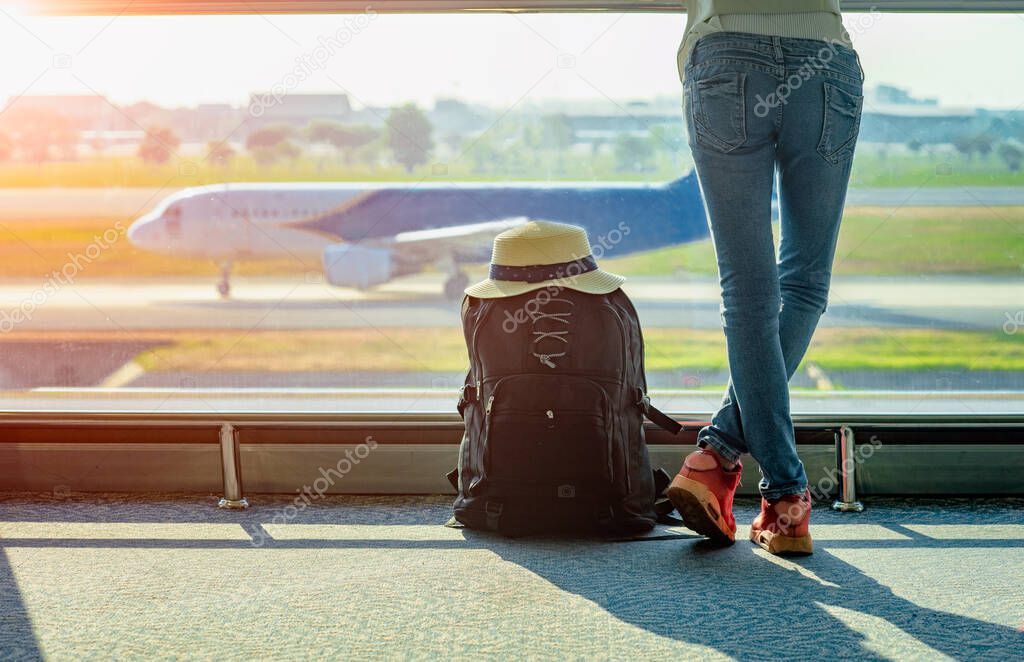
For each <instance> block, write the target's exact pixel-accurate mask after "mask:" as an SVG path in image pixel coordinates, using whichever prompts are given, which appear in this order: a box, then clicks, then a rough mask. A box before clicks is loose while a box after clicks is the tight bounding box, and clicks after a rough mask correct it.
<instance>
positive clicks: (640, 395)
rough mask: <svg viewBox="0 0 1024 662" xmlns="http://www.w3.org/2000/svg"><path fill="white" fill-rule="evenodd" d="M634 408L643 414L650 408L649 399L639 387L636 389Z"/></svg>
mask: <svg viewBox="0 0 1024 662" xmlns="http://www.w3.org/2000/svg"><path fill="white" fill-rule="evenodd" d="M636 406H637V407H639V408H640V411H642V412H644V413H645V414H646V413H647V412H648V411H649V410H650V408H651V397H650V396H649V395H647V393H646V392H644V390H643V389H642V388H640V387H639V386H637V387H636Z"/></svg>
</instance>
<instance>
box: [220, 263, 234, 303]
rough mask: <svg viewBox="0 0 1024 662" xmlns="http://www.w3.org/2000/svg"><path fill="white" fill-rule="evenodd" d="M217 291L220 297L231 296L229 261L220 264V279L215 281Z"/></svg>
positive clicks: (226, 297)
mask: <svg viewBox="0 0 1024 662" xmlns="http://www.w3.org/2000/svg"><path fill="white" fill-rule="evenodd" d="M217 293H218V294H220V298H221V299H228V298H230V297H231V263H230V262H224V263H223V264H221V265H220V280H219V281H217Z"/></svg>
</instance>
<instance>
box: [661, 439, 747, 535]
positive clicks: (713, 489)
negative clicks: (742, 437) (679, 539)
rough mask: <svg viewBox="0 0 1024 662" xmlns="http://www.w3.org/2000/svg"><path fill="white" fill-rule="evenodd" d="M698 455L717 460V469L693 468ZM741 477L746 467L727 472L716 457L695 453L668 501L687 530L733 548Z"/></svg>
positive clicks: (684, 463)
mask: <svg viewBox="0 0 1024 662" xmlns="http://www.w3.org/2000/svg"><path fill="white" fill-rule="evenodd" d="M696 455H710V456H711V457H713V458H714V459H715V466H714V467H713V468H711V469H696V468H694V467H693V466H692V465H691V464H689V463H688V462H689V460H690V458H692V457H694V456H696ZM742 473H743V465H742V464H740V463H739V462H737V463H736V466H735V467H733V468H732V469H725V468H723V467H722V465H721V461H720V460H719V458H718V456H717V455H715V454H714V453H712V452H709V451H706V450H704V449H699V450H696V451H694V452H693V453H690V454H689V455H687V456H686V459H685V460H683V466H682V468H681V469H680V470H679V474H678V475H677V476H676V477H675V478H674V479H673V480H672V484H671V485H669V487H668V491H667V494H668V498H669V501H671V502H672V505H673V506H675V507H676V510H678V511H679V515H680V516H681V517H682V518H683V523H684V524H686V526H687V527H688V528H690V529H693V530H694V531H696V532H697V533H699V534H701V535H704V536H707V537H708V538H710V539H712V540H714V541H715V542H718V543H721V544H726V545H731V544H732V543H734V542H736V519H735V518H734V517H733V515H732V499H733V496H734V495H735V494H736V487H737V486H738V485H739V484H740V474H742Z"/></svg>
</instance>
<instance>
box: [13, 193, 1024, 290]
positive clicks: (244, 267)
mask: <svg viewBox="0 0 1024 662" xmlns="http://www.w3.org/2000/svg"><path fill="white" fill-rule="evenodd" d="M131 220H132V219H129V218H121V219H100V218H81V219H53V220H33V221H23V220H18V219H5V218H3V217H2V215H0V278H17V279H42V278H45V277H46V276H47V275H48V274H49V273H50V272H52V271H54V270H59V269H60V268H61V267H62V265H64V264H65V263H67V262H68V260H69V255H72V256H73V255H76V254H81V253H82V252H83V251H85V249H86V248H87V247H88V246H89V245H90V244H91V243H93V242H94V238H95V237H96V236H97V235H102V234H103V233H104V231H106V230H108V229H110V228H116V229H119V230H120V231H121V232H122V233H121V235H120V237H119V239H118V240H117V241H115V242H113V243H112V244H111V245H110V247H109V248H107V249H105V250H103V251H102V253H101V254H100V255H99V256H98V257H97V258H96V259H95V260H92V261H91V262H89V263H88V264H87V265H86V266H85V267H84V268H82V269H81V270H80V272H79V273H78V276H77V279H116V278H121V277H133V278H139V277H152V276H159V277H163V276H202V277H209V278H211V279H212V278H215V277H216V275H217V273H218V267H217V265H216V264H214V263H213V262H210V261H205V260H191V259H184V258H176V257H170V256H164V255H155V254H152V253H146V252H143V251H140V250H139V249H137V248H135V247H134V246H132V245H131V244H130V243H129V242H128V240H127V238H126V237H125V236H124V234H123V231H124V230H126V229H127V228H128V227H129V225H130V224H131ZM777 236H778V228H776V237H777ZM602 264H603V266H604V267H605V268H607V269H609V270H611V271H616V272H619V273H622V274H625V275H627V276H661V275H671V274H674V273H679V272H686V273H692V274H704V275H715V274H716V273H717V266H716V263H715V256H714V248H713V247H712V245H711V241H710V240H704V241H699V242H694V243H691V244H686V245H682V246H673V247H670V248H664V249H659V250H655V251H651V252H647V253H642V254H637V255H630V256H626V257H623V258H608V259H605V260H604V261H603V262H602ZM319 269H320V261H319V259H317V258H315V257H299V258H293V257H289V258H283V259H279V260H271V261H264V262H242V263H239V264H238V265H237V269H236V273H237V274H240V275H243V276H244V275H250V276H256V275H267V276H270V275H302V274H304V273H306V272H310V271H313V272H316V271H318V270H319ZM834 272H835V273H836V274H838V275H909V276H915V277H917V276H922V275H928V274H984V275H1002V276H1013V275H1024V207H1000V208H985V207H978V208H963V207H949V208H913V207H906V208H902V209H899V210H897V211H896V212H895V213H892V212H891V211H890V210H887V209H881V208H871V207H861V208H851V209H848V210H847V213H846V216H845V218H844V219H843V225H842V230H841V232H840V237H839V245H838V248H837V250H836V262H835V271H834Z"/></svg>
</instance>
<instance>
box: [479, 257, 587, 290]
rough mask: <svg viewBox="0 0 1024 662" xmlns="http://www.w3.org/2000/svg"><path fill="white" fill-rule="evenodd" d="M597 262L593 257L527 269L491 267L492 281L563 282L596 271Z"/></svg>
mask: <svg viewBox="0 0 1024 662" xmlns="http://www.w3.org/2000/svg"><path fill="white" fill-rule="evenodd" d="M596 270H597V262H596V261H595V260H594V257H593V256H592V255H588V256H586V257H584V258H580V259H578V260H571V261H569V262H559V263H558V264H533V265H530V266H527V267H510V266H506V265H503V264H492V265H491V279H493V280H511V281H519V282H526V283H540V282H542V281H545V280H561V279H563V278H571V277H573V276H579V275H580V274H585V273H587V272H588V271H596Z"/></svg>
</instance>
